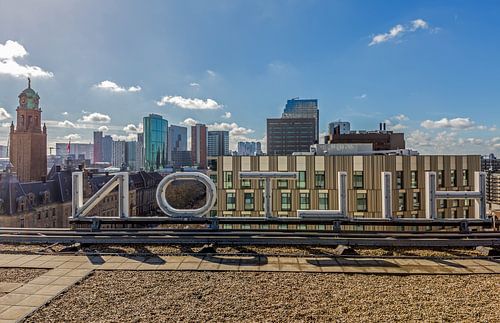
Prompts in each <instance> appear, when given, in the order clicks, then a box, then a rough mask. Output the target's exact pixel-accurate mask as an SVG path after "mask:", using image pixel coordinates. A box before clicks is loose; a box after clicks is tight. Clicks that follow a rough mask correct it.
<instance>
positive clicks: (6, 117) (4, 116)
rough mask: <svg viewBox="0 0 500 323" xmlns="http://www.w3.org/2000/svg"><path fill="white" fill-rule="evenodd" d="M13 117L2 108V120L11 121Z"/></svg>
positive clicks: (0, 111) (0, 118)
mask: <svg viewBox="0 0 500 323" xmlns="http://www.w3.org/2000/svg"><path fill="white" fill-rule="evenodd" d="M10 118H12V116H11V115H10V114H9V113H8V112H7V110H5V109H4V108H0V120H6V119H10Z"/></svg>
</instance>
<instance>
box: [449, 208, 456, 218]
mask: <svg viewBox="0 0 500 323" xmlns="http://www.w3.org/2000/svg"><path fill="white" fill-rule="evenodd" d="M450 213H451V217H452V218H453V219H456V218H457V210H451V212H450Z"/></svg>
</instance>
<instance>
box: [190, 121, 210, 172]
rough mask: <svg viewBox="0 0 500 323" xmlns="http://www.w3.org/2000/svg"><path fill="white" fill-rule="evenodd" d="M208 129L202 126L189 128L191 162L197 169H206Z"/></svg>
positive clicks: (197, 125)
mask: <svg viewBox="0 0 500 323" xmlns="http://www.w3.org/2000/svg"><path fill="white" fill-rule="evenodd" d="M207 137H208V129H207V126H206V125H204V124H200V123H198V124H196V125H194V126H192V127H191V160H192V162H193V165H195V166H198V167H199V168H202V169H205V168H207V153H208V141H207Z"/></svg>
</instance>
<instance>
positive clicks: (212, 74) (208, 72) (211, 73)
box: [207, 70, 217, 77]
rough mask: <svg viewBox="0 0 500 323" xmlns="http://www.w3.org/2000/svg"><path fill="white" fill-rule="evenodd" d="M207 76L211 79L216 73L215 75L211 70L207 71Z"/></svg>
mask: <svg viewBox="0 0 500 323" xmlns="http://www.w3.org/2000/svg"><path fill="white" fill-rule="evenodd" d="M207 74H208V75H210V76H211V77H215V76H217V73H215V72H214V71H212V70H207Z"/></svg>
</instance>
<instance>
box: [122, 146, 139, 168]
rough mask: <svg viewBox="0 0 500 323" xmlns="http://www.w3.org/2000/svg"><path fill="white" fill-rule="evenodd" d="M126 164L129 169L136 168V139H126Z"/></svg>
mask: <svg viewBox="0 0 500 323" xmlns="http://www.w3.org/2000/svg"><path fill="white" fill-rule="evenodd" d="M125 162H126V164H127V166H128V168H129V170H138V168H137V141H127V151H126V161H125Z"/></svg>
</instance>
